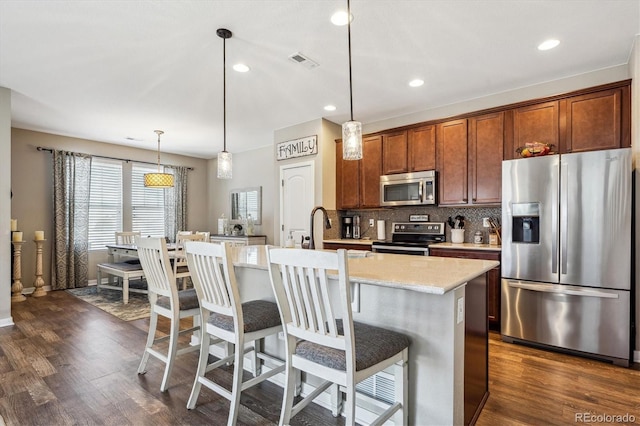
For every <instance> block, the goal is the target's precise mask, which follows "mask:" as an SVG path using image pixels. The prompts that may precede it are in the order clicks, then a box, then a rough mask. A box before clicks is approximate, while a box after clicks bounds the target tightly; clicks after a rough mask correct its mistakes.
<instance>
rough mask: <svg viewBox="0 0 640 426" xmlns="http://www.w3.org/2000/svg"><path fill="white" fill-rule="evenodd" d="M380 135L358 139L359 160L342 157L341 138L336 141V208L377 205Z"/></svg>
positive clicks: (380, 163)
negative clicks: (360, 140) (359, 144)
mask: <svg viewBox="0 0 640 426" xmlns="http://www.w3.org/2000/svg"><path fill="white" fill-rule="evenodd" d="M381 174H382V137H381V136H370V137H366V138H363V140H362V160H358V161H352V160H343V159H342V141H339V142H337V143H336V208H337V209H338V210H347V209H357V208H363V207H366V208H370V207H379V206H380V175H381Z"/></svg>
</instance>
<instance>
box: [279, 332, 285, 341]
mask: <svg viewBox="0 0 640 426" xmlns="http://www.w3.org/2000/svg"><path fill="white" fill-rule="evenodd" d="M278 339H280V340H284V331H278Z"/></svg>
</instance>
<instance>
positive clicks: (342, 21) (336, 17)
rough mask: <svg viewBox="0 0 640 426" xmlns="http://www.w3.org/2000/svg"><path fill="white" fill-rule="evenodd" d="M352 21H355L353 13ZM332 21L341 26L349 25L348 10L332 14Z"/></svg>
mask: <svg viewBox="0 0 640 426" xmlns="http://www.w3.org/2000/svg"><path fill="white" fill-rule="evenodd" d="M351 22H353V15H351ZM331 23H332V24H333V25H337V26H339V27H342V26H344V25H347V12H345V11H344V10H340V11H338V12H336V13H334V14H333V15H331Z"/></svg>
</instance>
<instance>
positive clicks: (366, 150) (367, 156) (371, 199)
mask: <svg viewBox="0 0 640 426" xmlns="http://www.w3.org/2000/svg"><path fill="white" fill-rule="evenodd" d="M360 161H361V162H362V164H361V165H360V207H364V208H369V207H380V175H381V174H382V137H381V136H369V137H366V138H363V139H362V160H360Z"/></svg>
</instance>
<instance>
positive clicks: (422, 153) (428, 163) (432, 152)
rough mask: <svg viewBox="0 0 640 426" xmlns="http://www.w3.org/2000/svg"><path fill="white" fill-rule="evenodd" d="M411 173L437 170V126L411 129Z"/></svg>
mask: <svg viewBox="0 0 640 426" xmlns="http://www.w3.org/2000/svg"><path fill="white" fill-rule="evenodd" d="M407 133H408V142H409V144H408V150H409V171H410V172H420V171H425V170H435V169H436V126H423V127H417V128H414V129H409V131H408V132H407Z"/></svg>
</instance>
